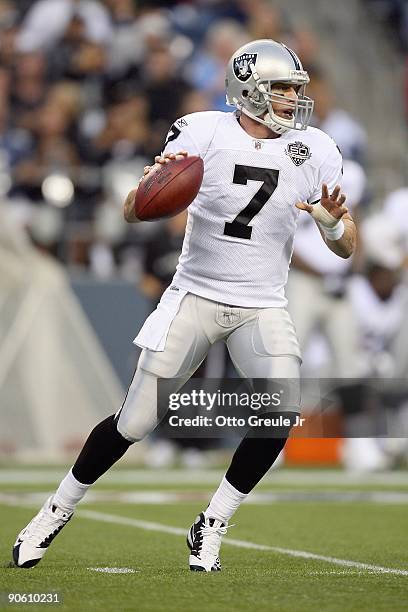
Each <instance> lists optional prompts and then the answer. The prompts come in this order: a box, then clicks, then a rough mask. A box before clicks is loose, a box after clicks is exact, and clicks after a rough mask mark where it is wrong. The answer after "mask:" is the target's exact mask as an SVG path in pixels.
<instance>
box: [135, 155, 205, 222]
mask: <svg viewBox="0 0 408 612" xmlns="http://www.w3.org/2000/svg"><path fill="white" fill-rule="evenodd" d="M156 166H157V167H153V169H152V170H151V171H150V172H149V173H148V174H147V175H146V176H145V177H144V178H143V180H142V181H141V183H140V184H139V187H138V190H137V192H136V197H135V214H136V217H137V218H138V219H139V220H140V221H154V220H155V219H163V218H165V217H173V216H174V215H177V214H178V213H179V212H181V211H182V210H184V209H185V208H187V206H188V205H189V204H191V202H192V201H193V200H194V198H195V197H196V195H197V193H198V191H199V189H200V187H201V182H202V180H203V173H204V163H203V160H202V159H201V157H198V156H196V155H191V156H189V157H185V158H184V159H180V160H173V161H169V162H167V163H166V164H162V165H159V164H156Z"/></svg>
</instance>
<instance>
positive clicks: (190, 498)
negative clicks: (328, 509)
mask: <svg viewBox="0 0 408 612" xmlns="http://www.w3.org/2000/svg"><path fill="white" fill-rule="evenodd" d="M52 493H53V491H52V490H51V489H48V490H45V489H44V490H43V491H35V492H24V491H19V492H16V491H14V492H10V493H9V492H1V491H0V504H5V505H17V506H20V505H24V506H34V507H35V506H37V505H39V506H41V505H42V504H43V503H44V500H45V499H47V497H49V496H50V495H51V494H52ZM208 497H209V493H208V491H202V490H194V489H193V490H190V491H185V492H184V491H182V492H181V491H167V490H148V491H115V490H107V489H104V490H96V491H95V490H92V491H88V493H87V495H86V497H85V499H83V500H82V502H81V506H82V505H88V504H102V503H121V504H137V505H143V504H148V505H162V504H189V503H198V502H202V503H204V502H208ZM285 502H312V503H316V502H318V503H325V504H326V503H328V504H330V503H335V504H341V503H344V504H362V503H363V504H374V505H378V504H388V505H389V504H392V505H405V506H406V505H408V491H401V492H399V491H332V490H313V489H311V490H286V491H279V490H276V491H262V490H261V491H254V492H253V493H252V494H251V495H250V496H249V497H248V498H247V499H246V500H245V502H244V503H245V505H247V504H249V505H255V506H259V505H268V506H269V505H271V504H279V503H285Z"/></svg>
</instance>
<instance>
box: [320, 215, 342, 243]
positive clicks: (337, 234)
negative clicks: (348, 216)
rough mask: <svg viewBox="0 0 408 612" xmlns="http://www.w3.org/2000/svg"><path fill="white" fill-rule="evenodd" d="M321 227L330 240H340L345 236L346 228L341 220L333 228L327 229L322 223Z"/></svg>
mask: <svg viewBox="0 0 408 612" xmlns="http://www.w3.org/2000/svg"><path fill="white" fill-rule="evenodd" d="M319 225H320V227H321V229H322V232H323V234H324V235H325V237H326V238H327V239H328V240H339V239H340V238H341V237H342V235H343V234H344V229H345V227H344V223H343V221H342V220H341V219H340V221H337V223H336V225H334V226H333V227H325V226H324V225H323V224H322V223H319Z"/></svg>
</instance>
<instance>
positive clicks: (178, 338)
mask: <svg viewBox="0 0 408 612" xmlns="http://www.w3.org/2000/svg"><path fill="white" fill-rule="evenodd" d="M217 340H223V341H224V342H226V344H227V347H228V350H229V353H230V356H231V359H232V361H233V363H234V365H235V368H236V370H237V372H238V373H239V375H240V376H242V377H244V378H266V379H274V378H277V379H286V378H290V379H298V378H299V370H300V363H301V359H300V350H299V344H298V341H297V338H296V333H295V329H294V326H293V323H292V320H291V318H290V316H289V314H288V312H287V311H286V310H285V309H284V308H260V309H258V308H243V307H237V306H228V305H226V304H221V303H218V302H213V301H211V300H207V299H204V298H201V297H198V296H196V295H193V294H191V293H188V294H187V295H186V296H185V298H184V299H183V300H182V302H181V305H180V309H179V311H178V313H177V314H176V316H175V317H174V319H173V321H172V323H171V326H170V330H169V333H168V336H167V340H166V344H165V348H164V351H160V352H158V351H152V350H149V349H144V350H143V352H142V354H141V355H140V359H139V363H138V366H137V369H136V372H135V374H134V377H133V380H132V382H131V385H130V387H129V389H128V392H127V395H126V397H125V400H124V402H123V405H122V408H121V409H120V411H119V412H118V414H119V419H118V423H117V428H118V431H119V432H120V433H121V434H122V436H123V437H124V438H126V439H127V440H130V441H132V442H134V441H137V440H142V439H143V438H144V437H145V436H146V435H147V434H149V433H150V432H151V431H153V429H154V428H155V427H156V425H157V423H158V419H157V379H158V378H167V379H174V388H172V389H171V390H170V391H169V392H171V393H174V392H177V390H178V389H180V388H181V387H182V386H183V384H184V383H185V382H186V381H187V380H188V379H189V378H190V377H191V376H192V375H193V374H194V372H195V371H196V369H197V368H198V366H199V365H200V364H201V363H202V361H203V360H204V358H205V357H206V355H207V353H208V350H209V348H210V346H211V345H212V344H213V343H214V342H216V341H217ZM299 402H300V397H299ZM281 409H282V410H285V409H286V410H292V411H296V410H297V411H298V410H299V406H291V407H286V408H285V407H282V408H281Z"/></svg>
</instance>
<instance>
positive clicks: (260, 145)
mask: <svg viewBox="0 0 408 612" xmlns="http://www.w3.org/2000/svg"><path fill="white" fill-rule="evenodd" d="M254 147H255V149H256V150H257V151H259V149H261V148H262V142H261V141H260V140H254Z"/></svg>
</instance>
